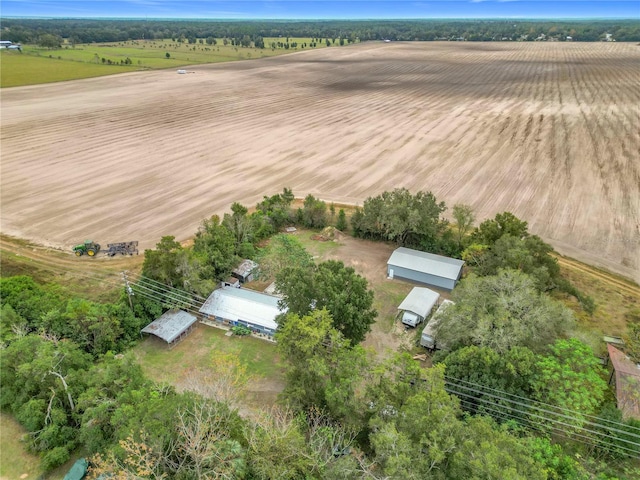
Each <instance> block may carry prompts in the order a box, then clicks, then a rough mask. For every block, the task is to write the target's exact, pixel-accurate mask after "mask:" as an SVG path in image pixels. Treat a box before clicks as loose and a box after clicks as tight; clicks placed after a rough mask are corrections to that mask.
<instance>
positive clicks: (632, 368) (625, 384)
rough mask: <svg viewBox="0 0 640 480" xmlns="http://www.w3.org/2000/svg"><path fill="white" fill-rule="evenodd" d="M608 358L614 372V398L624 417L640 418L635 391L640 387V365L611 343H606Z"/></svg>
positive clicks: (639, 406) (639, 408)
mask: <svg viewBox="0 0 640 480" xmlns="http://www.w3.org/2000/svg"><path fill="white" fill-rule="evenodd" d="M607 350H608V351H609V358H611V363H612V365H613V370H614V371H615V372H616V398H617V400H618V408H619V409H620V410H621V411H622V415H623V416H624V417H625V418H629V417H633V418H636V419H640V404H639V403H638V401H637V396H636V395H637V392H638V388H640V366H638V365H637V364H635V363H633V362H632V361H631V360H630V359H629V357H627V356H626V355H625V354H624V353H622V352H621V351H620V350H618V349H617V348H616V347H614V346H613V345H611V344H607Z"/></svg>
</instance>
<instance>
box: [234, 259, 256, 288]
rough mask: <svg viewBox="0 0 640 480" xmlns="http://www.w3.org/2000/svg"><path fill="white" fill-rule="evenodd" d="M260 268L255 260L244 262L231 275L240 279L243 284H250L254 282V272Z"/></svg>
mask: <svg viewBox="0 0 640 480" xmlns="http://www.w3.org/2000/svg"><path fill="white" fill-rule="evenodd" d="M257 267H258V264H257V263H256V262H254V261H253V260H249V259H246V260H243V261H242V263H241V264H240V265H238V266H237V267H236V268H234V269H233V271H232V272H231V275H233V276H234V277H236V278H237V279H239V280H240V281H241V282H242V283H245V282H250V281H251V280H253V272H254V270H255V269H256V268H257Z"/></svg>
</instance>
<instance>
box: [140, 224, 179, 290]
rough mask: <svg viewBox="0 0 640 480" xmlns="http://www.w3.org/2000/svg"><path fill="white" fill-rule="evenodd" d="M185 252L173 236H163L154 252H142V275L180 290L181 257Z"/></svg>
mask: <svg viewBox="0 0 640 480" xmlns="http://www.w3.org/2000/svg"><path fill="white" fill-rule="evenodd" d="M183 255H185V252H184V250H183V248H182V245H180V243H179V242H177V241H176V239H175V237H173V236H165V237H162V238H161V239H160V241H159V242H158V243H157V244H156V248H155V250H145V251H144V263H143V264H142V275H144V276H145V277H148V278H151V279H153V280H156V281H158V282H160V283H164V284H165V285H168V286H170V287H177V288H181V287H182V285H183V284H184V278H183V276H182V274H181V273H180V271H179V269H178V266H179V265H180V262H181V258H182V256H183Z"/></svg>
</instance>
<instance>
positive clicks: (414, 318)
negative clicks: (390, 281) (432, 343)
mask: <svg viewBox="0 0 640 480" xmlns="http://www.w3.org/2000/svg"><path fill="white" fill-rule="evenodd" d="M439 298H440V294H439V293H437V292H434V291H433V290H429V289H428V288H423V287H414V288H413V289H412V290H411V291H410V292H409V295H407V297H406V298H405V299H404V300H403V301H402V303H401V304H400V306H399V307H398V310H400V311H401V312H403V314H402V323H404V324H405V325H408V326H410V327H415V326H417V325H418V324H420V323H422V322H423V321H424V320H425V319H426V318H428V317H429V315H431V311H432V310H433V308H434V307H435V306H436V304H437V303H438V299H439Z"/></svg>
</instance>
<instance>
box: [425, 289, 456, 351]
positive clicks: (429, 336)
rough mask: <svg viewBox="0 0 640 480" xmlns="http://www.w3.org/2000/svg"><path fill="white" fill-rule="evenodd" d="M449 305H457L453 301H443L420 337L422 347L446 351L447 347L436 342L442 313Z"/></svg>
mask: <svg viewBox="0 0 640 480" xmlns="http://www.w3.org/2000/svg"><path fill="white" fill-rule="evenodd" d="M449 305H455V303H454V302H452V301H451V300H443V301H442V303H441V304H440V306H439V307H438V310H436V313H434V314H433V316H432V317H431V320H429V321H428V322H427V324H426V325H425V327H424V330H423V331H422V335H421V336H420V346H422V347H425V348H428V349H429V350H436V349H438V350H445V349H446V347H445V345H443V344H440V343H438V342H437V341H436V336H435V330H436V327H437V326H438V323H440V319H441V317H442V312H444V311H445V310H446V309H447V308H449Z"/></svg>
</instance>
